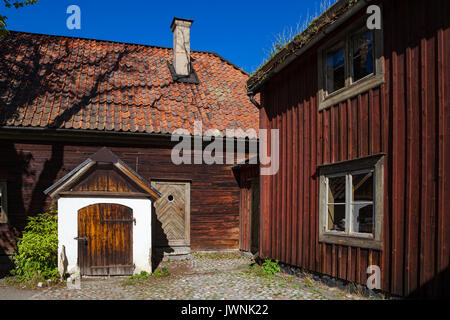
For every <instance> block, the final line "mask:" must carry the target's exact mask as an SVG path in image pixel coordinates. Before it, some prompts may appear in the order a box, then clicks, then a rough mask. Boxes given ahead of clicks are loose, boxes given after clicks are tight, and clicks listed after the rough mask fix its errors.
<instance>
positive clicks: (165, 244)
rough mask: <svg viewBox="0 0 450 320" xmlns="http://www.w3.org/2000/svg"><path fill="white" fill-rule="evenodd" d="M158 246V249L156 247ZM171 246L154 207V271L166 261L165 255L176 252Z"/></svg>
mask: <svg viewBox="0 0 450 320" xmlns="http://www.w3.org/2000/svg"><path fill="white" fill-rule="evenodd" d="M155 244H157V247H156V246H155ZM174 251H175V250H173V249H172V248H171V247H170V246H169V239H168V238H167V235H166V234H165V233H164V229H163V226H162V223H161V221H159V220H158V218H157V217H156V209H155V206H154V205H152V270H153V271H154V270H156V269H157V268H158V266H159V264H160V263H161V261H162V260H163V259H164V254H165V253H171V252H174Z"/></svg>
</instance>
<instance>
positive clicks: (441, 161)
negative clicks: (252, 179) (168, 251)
mask: <svg viewBox="0 0 450 320" xmlns="http://www.w3.org/2000/svg"><path fill="white" fill-rule="evenodd" d="M382 4H383V12H384V14H383V26H384V57H385V83H384V84H383V85H381V87H378V88H375V89H372V90H369V91H367V92H365V93H363V94H360V95H358V96H356V97H354V98H351V99H348V100H346V101H343V102H341V103H339V104H337V105H335V106H332V107H331V108H328V109H325V110H323V111H318V84H317V81H318V75H317V47H318V46H320V45H321V44H323V43H324V42H322V43H320V44H318V46H316V47H315V48H312V49H310V50H309V51H308V52H306V53H305V54H304V55H302V56H301V57H300V58H298V59H297V60H296V61H294V62H293V63H291V64H290V65H289V66H288V67H287V68H285V69H284V70H283V71H282V72H280V73H279V74H278V75H277V76H275V77H274V78H272V79H271V80H270V81H269V82H268V83H267V84H266V85H265V86H264V88H263V90H262V104H263V107H264V108H263V109H262V111H261V114H260V123H261V127H262V128H269V129H270V128H275V129H279V130H280V155H281V161H280V170H279V172H278V174H277V175H274V176H262V177H261V252H262V254H263V255H265V256H266V257H272V258H276V259H279V260H280V261H282V262H285V263H288V264H292V265H296V266H301V267H304V268H307V269H309V270H313V271H316V272H320V273H324V274H329V275H332V276H334V277H338V278H342V279H346V280H350V281H355V282H358V283H362V284H365V283H366V280H367V274H366V269H367V266H369V265H373V264H374V265H379V266H380V267H381V271H382V289H383V290H385V291H389V292H391V293H393V294H398V295H408V294H415V293H417V294H421V295H428V296H431V295H443V294H444V292H445V293H446V294H447V295H448V294H449V287H450V284H449V283H450V277H449V266H450V261H449V260H450V248H449V247H450V235H449V233H450V232H449V231H450V221H449V216H448V213H449V212H450V202H449V201H450V200H449V199H450V193H449V188H450V186H449V170H450V168H449V166H450V163H449V162H450V160H449V159H450V152H449V147H448V146H449V128H450V110H449V93H450V88H449V82H450V68H449V66H450V65H449V62H450V56H449V55H450V51H449V47H450V29H449V20H448V17H449V16H450V2H449V1H446V0H433V1H419V0H415V1H382ZM337 32H339V30H337ZM332 37H333V34H332V35H330V36H329V37H327V39H331V38H332ZM327 39H325V40H324V41H326V40H327ZM269 141H270V140H269ZM382 152H383V153H386V155H387V156H386V159H385V172H384V181H385V189H384V210H383V213H384V216H383V250H382V251H377V250H369V249H362V248H355V247H348V246H342V245H334V244H324V243H319V241H318V190H319V187H318V181H319V180H318V176H317V174H318V170H317V166H318V165H320V164H329V163H334V162H338V161H344V160H351V159H355V158H360V157H363V156H368V155H373V154H378V153H382Z"/></svg>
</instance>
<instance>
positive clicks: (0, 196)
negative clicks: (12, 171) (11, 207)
mask: <svg viewBox="0 0 450 320" xmlns="http://www.w3.org/2000/svg"><path fill="white" fill-rule="evenodd" d="M6 191H7V190H6V182H5V181H0V223H7V222H8V214H7V213H8V210H7V194H6Z"/></svg>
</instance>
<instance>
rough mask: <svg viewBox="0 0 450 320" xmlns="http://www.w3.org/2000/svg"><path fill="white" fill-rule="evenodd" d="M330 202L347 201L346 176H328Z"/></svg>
mask: <svg viewBox="0 0 450 320" xmlns="http://www.w3.org/2000/svg"><path fill="white" fill-rule="evenodd" d="M328 186H329V189H328V203H345V176H340V177H332V178H328Z"/></svg>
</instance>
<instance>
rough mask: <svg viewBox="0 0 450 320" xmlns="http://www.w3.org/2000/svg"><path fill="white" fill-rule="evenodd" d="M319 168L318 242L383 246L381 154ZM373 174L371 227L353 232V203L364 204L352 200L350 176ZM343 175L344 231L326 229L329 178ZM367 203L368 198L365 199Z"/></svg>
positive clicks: (378, 248) (382, 156)
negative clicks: (367, 231) (367, 230)
mask: <svg viewBox="0 0 450 320" xmlns="http://www.w3.org/2000/svg"><path fill="white" fill-rule="evenodd" d="M319 171H320V190H319V241H320V242H325V243H333V244H342V245H348V246H355V247H362V248H372V249H377V250H381V249H382V238H381V237H382V221H383V192H384V186H383V179H384V155H375V156H370V157H366V158H361V159H356V160H351V161H346V162H340V163H335V164H331V165H323V166H320V168H319ZM369 172H372V173H373V192H374V196H373V200H372V201H371V202H370V203H371V204H372V205H373V221H374V223H373V229H372V233H370V234H369V233H361V232H353V230H352V229H353V224H352V220H353V211H352V208H353V204H354V203H363V202H362V201H355V202H354V201H352V200H351V192H352V189H351V188H352V177H353V175H355V174H361V173H369ZM342 176H345V231H336V230H329V226H328V205H329V202H328V196H329V189H328V188H329V178H333V177H342ZM367 203H369V201H367Z"/></svg>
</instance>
